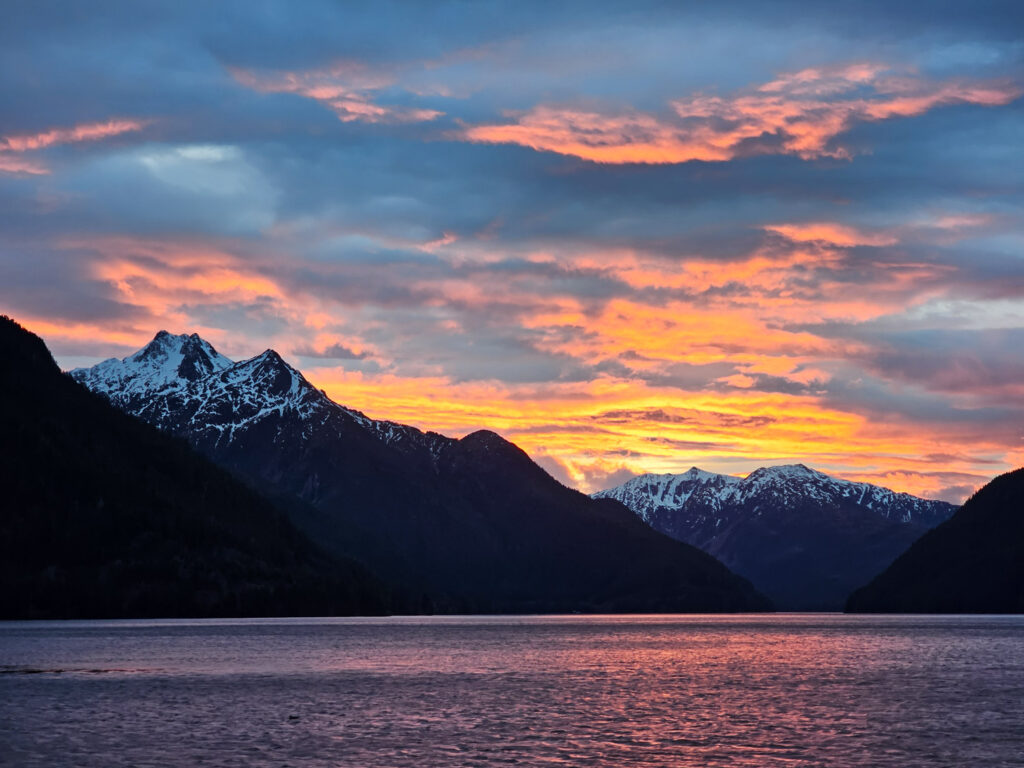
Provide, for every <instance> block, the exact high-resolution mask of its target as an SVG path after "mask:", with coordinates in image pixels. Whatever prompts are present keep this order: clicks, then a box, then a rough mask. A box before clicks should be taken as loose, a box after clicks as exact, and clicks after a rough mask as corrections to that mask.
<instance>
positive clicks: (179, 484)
mask: <svg viewBox="0 0 1024 768" xmlns="http://www.w3.org/2000/svg"><path fill="white" fill-rule="evenodd" d="M0 487H2V493H3V503H2V504H0V618H3V619H57V618H119V617H160V616H267V615H271V616H282V615H300V616H308V615H334V614H367V613H389V612H392V611H397V610H402V609H403V607H404V606H403V605H402V604H401V603H396V602H395V601H394V599H393V597H394V596H393V594H392V591H391V590H390V589H389V588H387V587H385V585H383V584H382V583H381V582H380V581H379V580H378V579H376V578H375V577H373V576H372V575H371V574H370V573H369V572H367V571H366V569H365V568H363V567H362V566H359V565H357V564H355V563H354V562H352V561H350V560H345V559H343V558H338V557H332V556H329V555H327V554H326V553H325V552H323V551H322V550H321V549H320V548H318V547H316V546H315V545H313V544H312V543H311V542H310V541H309V540H308V538H307V537H306V536H304V535H303V534H302V533H300V532H299V531H298V530H297V529H296V528H295V526H294V525H293V524H292V523H290V522H289V521H288V519H287V517H286V516H285V515H284V514H283V513H282V512H281V511H280V510H279V509H277V508H275V507H274V506H273V505H272V504H270V503H269V502H268V501H267V500H266V499H264V498H262V497H260V496H259V495H258V494H256V493H255V492H253V491H252V490H251V489H250V488H249V487H247V486H246V485H245V484H244V483H242V482H240V481H239V480H237V479H235V478H234V477H232V476H231V475H230V474H229V473H227V472H225V471H224V470H222V469H220V468H218V467H216V466H214V465H213V464H211V463H210V462H209V461H208V460H206V459H204V458H203V457H201V456H200V455H199V454H197V453H196V452H195V451H194V450H192V449H191V448H189V447H188V445H187V444H186V443H184V442H183V441H181V440H177V439H174V438H172V437H170V436H168V435H164V434H161V433H160V432H159V431H157V430H156V429H154V428H153V427H151V426H149V425H147V424H144V423H142V422H141V421H139V420H138V419H134V418H132V417H130V416H127V415H125V414H123V413H121V412H120V411H118V410H117V409H115V408H113V407H112V406H111V405H110V404H109V403H108V402H107V401H106V400H105V399H104V398H101V397H97V396H96V395H93V394H91V393H90V392H88V391H87V390H86V389H84V388H83V387H81V386H79V385H78V384H76V383H75V382H74V381H72V380H71V379H70V378H68V377H67V376H65V375H64V374H62V373H61V372H60V370H59V369H58V367H57V364H56V363H55V362H54V361H53V358H52V357H51V356H50V353H49V351H48V350H47V349H46V346H45V345H44V344H43V342H42V340H41V339H40V338H39V337H38V336H35V335H33V334H31V333H29V332H28V331H26V330H25V329H23V328H21V327H20V326H19V325H17V323H15V322H13V321H12V320H10V319H9V318H7V317H0Z"/></svg>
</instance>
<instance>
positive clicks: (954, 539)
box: [846, 469, 1024, 613]
mask: <svg viewBox="0 0 1024 768" xmlns="http://www.w3.org/2000/svg"><path fill="white" fill-rule="evenodd" d="M846 610H847V611H849V612H851V613H858V612H860V613H1024V469H1018V470H1015V471H1013V472H1008V473H1006V474H1005V475H1000V476H999V477H997V478H996V479H994V480H993V481H992V482H990V483H989V484H988V485H986V486H984V487H983V488H982V489H981V490H979V491H978V492H977V493H975V494H974V495H973V496H972V497H971V498H970V499H968V500H967V502H966V503H965V504H964V505H963V506H962V507H961V508H960V510H959V511H958V512H957V513H956V514H955V515H953V517H952V518H950V519H949V520H947V521H946V522H945V523H943V524H942V525H940V526H939V527H937V528H935V529H934V530H932V531H929V532H928V533H926V534H925V535H924V536H922V537H921V538H920V539H919V540H918V541H917V542H915V543H914V545H913V546H911V547H910V549H909V550H907V552H905V553H904V554H903V555H902V556H900V557H899V558H898V559H897V560H896V562H894V563H893V564H892V565H891V566H889V568H888V569H887V570H885V571H884V572H883V573H882V574H881V575H879V576H878V577H877V578H875V579H874V580H873V581H872V582H871V583H870V584H868V585H867V586H866V587H863V588H861V589H859V590H857V591H856V592H854V593H853V594H852V595H851V596H850V599H849V601H848V603H847V606H846Z"/></svg>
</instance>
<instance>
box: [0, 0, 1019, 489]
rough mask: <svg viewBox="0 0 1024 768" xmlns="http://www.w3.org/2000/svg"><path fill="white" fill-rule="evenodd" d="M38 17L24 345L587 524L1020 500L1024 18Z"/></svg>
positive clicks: (580, 12)
mask: <svg viewBox="0 0 1024 768" xmlns="http://www.w3.org/2000/svg"><path fill="white" fill-rule="evenodd" d="M710 6H711V4H706V3H693V4H681V3H661V2H650V3H645V2H631V3H628V4H622V3H602V2H587V3H575V2H565V3H558V4H551V3H531V2H510V3H494V2H472V3H470V2H440V3H430V4H427V3H413V2H409V3H389V2H374V3H365V4H353V3H327V2H316V1H315V0H314V1H313V2H305V3H301V4H297V3H289V2H268V1H264V0H254V1H251V2H237V3H231V2H223V3H198V2H196V3H180V2H173V3H134V2H124V3H110V2H102V1H100V2H92V3H88V4H85V3H73V2H64V3H51V2H45V1H39V2H24V3H22V2H12V1H10V0H9V1H8V2H6V3H4V8H3V23H2V24H0V312H3V313H6V314H9V315H11V316H12V317H14V318H15V319H16V320H18V321H19V322H21V323H22V324H23V325H25V326H26V327H28V328H29V329H31V330H33V331H34V332H36V333H38V334H39V335H41V336H42V337H43V338H44V339H45V341H46V342H47V344H48V345H49V346H50V349H51V350H52V351H53V352H54V355H55V356H56V358H57V361H58V363H60V364H61V365H62V366H63V367H65V368H71V367H75V366H80V365H90V364H93V363H95V362H98V361H99V360H102V359H105V358H108V357H123V356H125V355H127V354H130V353H131V352H133V351H135V350H136V349H138V348H139V347H141V346H142V345H144V344H145V343H146V342H147V341H148V340H149V339H151V338H152V337H153V335H154V334H155V333H156V332H157V331H158V330H161V329H166V330H169V331H171V332H173V333H185V332H188V333H193V332H195V333H199V334H200V335H202V336H203V337H204V338H206V339H208V340H209V341H210V342H212V343H213V344H214V345H215V346H216V347H217V348H218V350H219V351H221V352H222V353H224V354H227V355H228V356H230V357H233V358H235V359H242V358H245V357H248V356H251V355H254V354H258V353H260V352H262V351H263V350H264V349H266V348H274V349H276V350H278V351H279V352H280V353H281V354H282V355H283V356H284V357H285V359H287V360H288V361H289V362H291V363H292V364H293V365H294V366H296V367H297V368H299V369H300V370H302V371H303V372H304V373H305V375H306V376H307V378H309V379H310V380H311V381H312V382H313V383H314V384H316V385H317V386H319V387H322V388H323V389H324V390H325V391H326V392H327V393H328V394H329V395H330V396H331V397H332V398H333V399H334V400H336V401H337V402H340V403H342V404H344V405H346V406H349V407H352V408H357V409H359V410H361V411H363V412H365V413H367V414H368V415H370V416H372V417H374V418H385V419H391V420H395V421H400V422H404V423H409V424H414V425H416V426H419V427H421V428H423V429H432V430H436V431H440V432H443V433H445V434H449V435H454V436H461V435H464V434H467V433H469V432H471V431H474V430H476V429H480V428H489V429H493V430H495V431H497V432H499V433H500V434H502V435H503V436H504V437H506V438H508V439H510V440H512V441H514V442H515V443H517V444H518V445H520V446H521V447H522V448H523V449H524V450H526V451H527V452H528V453H529V454H530V455H531V456H532V457H533V458H534V459H535V460H537V461H538V462H539V463H541V465H542V466H544V467H545V468H546V469H547V470H548V471H549V472H551V473H552V474H553V475H554V476H555V477H557V478H558V479H560V480H561V481H563V482H565V483H566V484H568V485H571V486H574V487H577V488H579V489H581V490H583V491H595V490H599V489H601V488H605V487H609V486H611V485H615V484H617V483H619V482H622V481H624V480H625V479H627V478H629V477H631V476H633V475H635V474H639V473H642V472H679V471H685V470H686V469H688V468H689V467H691V466H699V467H701V468H703V469H706V470H711V471H719V472H725V473H729V474H746V473H748V472H749V471H751V470H753V469H755V468H757V467H759V466H764V465H773V464H784V463H793V462H802V463H805V464H807V465H809V466H812V467H815V468H817V469H820V470H822V471H826V472H829V473H832V474H836V475H839V476H842V477H846V478H849V479H854V480H866V481H870V482H875V483H878V484H881V485H885V486H888V487H891V488H895V489H897V490H902V491H908V492H912V493H916V494H919V495H924V496H927V497H931V498H942V499H947V500H951V501H960V500H962V499H963V498H964V497H965V496H966V495H968V494H969V493H970V492H972V491H973V490H974V489H976V488H977V487H979V486H980V485H981V484H983V483H984V482H986V481H987V480H988V479H990V478H991V477H992V476H994V475H996V474H999V473H1001V472H1003V471H1006V470H1007V469H1010V468H1014V467H1018V466H1021V465H1024V214H1022V211H1024V99H1022V93H1024V10H1021V8H1020V6H1019V4H1018V3H1015V2H974V3H963V2H956V3H952V2H942V1H941V0H935V1H933V2H927V3H925V2H914V1H913V0H909V1H908V2H903V3H893V2H891V1H889V2H884V3H883V2H878V3H875V2H859V3H843V4H837V3H793V2H778V3H770V4H769V3H760V2H757V3H755V2H728V3H716V4H714V7H713V8H712V7H710Z"/></svg>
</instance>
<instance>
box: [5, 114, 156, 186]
mask: <svg viewBox="0 0 1024 768" xmlns="http://www.w3.org/2000/svg"><path fill="white" fill-rule="evenodd" d="M147 122H148V121H144V120H123V119H114V120H107V121H106V122H102V123H83V124H81V125H75V126H72V127H70V128H51V129H49V130H48V131H43V132H42V133H33V134H22V135H17V136H4V137H2V138H0V173H13V174H34V175H40V174H47V173H49V172H50V171H49V169H48V168H46V166H44V165H42V164H41V163H38V162H36V161H33V160H25V159H22V158H20V157H17V154H19V153H22V152H31V151H33V150H39V149H46V148H47V147H52V146H54V145H56V144H74V143H77V142H81V141H99V140H101V139H106V138H109V137H111V136H118V135H120V134H122V133H129V132H132V131H141V130H142V129H143V128H144V127H145V126H146V124H147Z"/></svg>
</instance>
